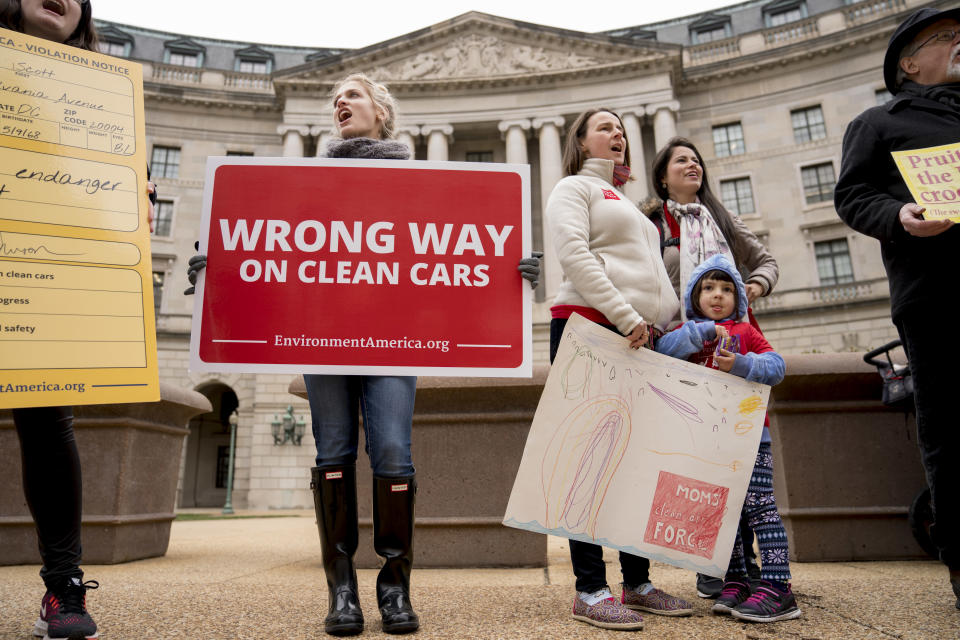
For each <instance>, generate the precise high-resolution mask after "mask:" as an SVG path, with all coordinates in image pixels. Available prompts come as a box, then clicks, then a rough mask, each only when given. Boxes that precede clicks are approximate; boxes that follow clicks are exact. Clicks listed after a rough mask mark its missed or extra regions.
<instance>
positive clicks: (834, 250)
mask: <svg viewBox="0 0 960 640" xmlns="http://www.w3.org/2000/svg"><path fill="white" fill-rule="evenodd" d="M813 251H814V254H815V255H816V257H817V275H818V276H819V277H820V285H821V286H824V287H825V286H829V285H834V284H846V283H848V282H853V263H852V262H850V247H849V246H848V245H847V241H846V239H844V238H840V239H839V240H828V241H826V242H815V243H814V244H813Z"/></svg>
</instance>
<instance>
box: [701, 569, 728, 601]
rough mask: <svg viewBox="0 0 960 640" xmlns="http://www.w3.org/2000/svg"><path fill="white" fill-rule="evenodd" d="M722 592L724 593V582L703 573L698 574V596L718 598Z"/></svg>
mask: <svg viewBox="0 0 960 640" xmlns="http://www.w3.org/2000/svg"><path fill="white" fill-rule="evenodd" d="M721 591H723V580H721V579H720V578H714V577H713V576H708V575H704V574H702V573H698V574H697V596H699V597H701V598H716V597H717V596H719V595H720V592H721Z"/></svg>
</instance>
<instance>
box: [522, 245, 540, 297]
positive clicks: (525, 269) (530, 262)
mask: <svg viewBox="0 0 960 640" xmlns="http://www.w3.org/2000/svg"><path fill="white" fill-rule="evenodd" d="M542 257H543V251H534V252H532V257H530V258H523V259H522V260H521V261H520V264H518V265H517V271H519V272H520V275H521V276H522V277H523V279H524V280H527V281H529V282H530V288H531V289H536V288H537V283H539V282H540V258H542Z"/></svg>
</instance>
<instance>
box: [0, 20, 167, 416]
mask: <svg viewBox="0 0 960 640" xmlns="http://www.w3.org/2000/svg"><path fill="white" fill-rule="evenodd" d="M146 168H147V158H146V145H145V135H144V124H143V73H142V69H141V67H140V65H138V64H135V63H132V62H130V61H128V60H122V59H118V58H111V57H109V56H104V55H101V54H98V53H93V52H90V51H84V50H82V49H77V48H74V47H68V46H64V45H59V44H55V43H52V42H49V41H46V40H41V39H38V38H32V37H30V36H26V35H24V34H21V33H16V32H14V31H8V30H5V29H0V408H15V407H34V406H55V405H77V404H111V403H119V402H147V401H156V400H159V399H160V386H159V378H158V373H157V345H156V327H155V320H154V308H153V277H152V269H151V263H150V230H149V225H148V224H147V212H148V201H147V176H146Z"/></svg>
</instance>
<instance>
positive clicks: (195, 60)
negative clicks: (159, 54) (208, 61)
mask: <svg viewBox="0 0 960 640" xmlns="http://www.w3.org/2000/svg"><path fill="white" fill-rule="evenodd" d="M167 62H169V63H170V64H175V65H177V66H180V67H193V68H196V67H199V66H200V56H199V55H197V54H196V53H182V52H180V51H171V52H170V57H169V59H168V60H167Z"/></svg>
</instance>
